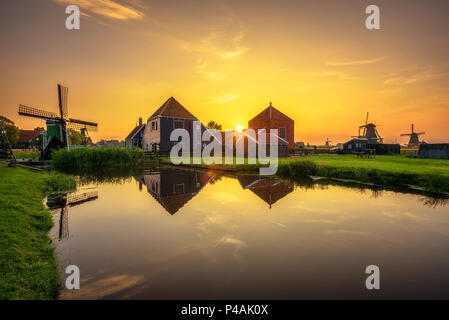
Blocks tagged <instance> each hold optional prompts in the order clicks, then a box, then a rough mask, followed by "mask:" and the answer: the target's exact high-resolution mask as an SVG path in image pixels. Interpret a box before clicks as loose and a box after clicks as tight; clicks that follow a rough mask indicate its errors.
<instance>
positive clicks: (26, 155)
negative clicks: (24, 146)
mask: <svg viewBox="0 0 449 320" xmlns="http://www.w3.org/2000/svg"><path fill="white" fill-rule="evenodd" d="M14 155H15V156H16V159H32V160H37V159H39V158H40V156H41V153H40V152H25V151H18V152H14Z"/></svg>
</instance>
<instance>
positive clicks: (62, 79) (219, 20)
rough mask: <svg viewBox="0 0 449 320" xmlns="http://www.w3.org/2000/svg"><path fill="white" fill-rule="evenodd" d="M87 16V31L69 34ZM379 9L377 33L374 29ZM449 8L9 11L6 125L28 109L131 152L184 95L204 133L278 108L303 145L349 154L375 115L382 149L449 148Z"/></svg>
mask: <svg viewBox="0 0 449 320" xmlns="http://www.w3.org/2000/svg"><path fill="white" fill-rule="evenodd" d="M68 4H78V5H79V6H80V8H81V11H82V13H83V16H82V19H81V29H80V30H76V31H68V30H66V29H65V19H66V17H67V15H66V14H65V12H64V11H65V6H67V5H68ZM369 4H377V5H378V6H379V7H380V11H381V30H367V29H366V28H365V23H364V20H365V18H366V14H365V13H364V11H365V8H366V6H367V5H369ZM447 12H449V2H448V1H436V0H434V1H419V0H417V1H414V0H396V1H383V0H382V1H381V0H379V1H378V0H376V1H363V0H348V1H332V0H326V1H324V0H314V1H312V0H308V1H300V0H295V1H293V0H292V1H286V0H280V1H260V0H259V1H252V0H246V1H243V0H238V1H237V0H227V1H224V0H222V1H218V0H201V1H193V0H192V1H179V0H178V1H173V0H164V1H156V0H154V1H143V0H123V1H118V0H90V1H87V0H42V1H39V2H37V1H24V0H15V1H2V2H1V4H0V43H1V50H0V70H1V74H2V76H1V78H0V114H3V115H5V116H7V117H9V118H11V119H12V120H14V121H15V122H16V123H17V124H18V125H19V126H20V127H21V128H25V129H29V128H34V127H36V126H39V125H41V126H42V125H43V122H41V121H39V120H34V119H27V118H23V117H19V116H18V115H17V107H18V104H19V103H22V104H26V105H30V106H34V107H38V108H44V109H46V110H52V111H56V106H57V92H56V84H57V83H58V82H59V83H62V84H64V85H66V86H68V87H69V115H70V116H71V117H74V118H80V119H84V120H88V121H97V122H98V123H99V133H98V134H96V135H94V136H93V138H94V140H98V139H101V138H106V139H120V140H122V139H124V138H125V137H126V135H127V134H128V133H129V131H130V130H131V129H132V127H133V126H134V125H135V123H136V122H137V119H138V117H139V116H141V117H143V118H144V119H146V118H147V117H148V116H150V115H151V114H152V113H153V112H154V110H156V108H158V107H159V106H160V105H161V104H162V103H163V102H164V101H165V100H166V99H167V98H169V97H170V96H174V97H175V98H176V99H177V100H178V101H180V102H181V103H182V104H183V105H184V106H185V107H187V108H188V109H189V110H190V111H191V112H192V113H193V114H194V115H196V116H197V117H198V118H199V119H200V120H201V121H203V122H207V121H208V120H215V121H216V122H218V123H221V124H223V127H224V128H236V127H237V126H238V125H243V126H244V127H246V126H247V123H248V120H249V119H250V118H252V117H253V116H255V115H256V114H257V113H258V112H260V111H261V110H263V109H264V108H265V107H267V106H268V104H269V102H270V101H272V102H273V105H274V106H275V107H277V108H278V109H279V110H281V111H282V112H284V113H285V114H287V115H288V116H290V117H291V118H293V119H294V120H295V139H296V141H304V142H310V143H312V144H315V143H316V144H323V143H324V141H325V140H326V138H329V140H331V141H332V142H335V143H336V142H344V141H346V140H348V139H349V138H350V136H351V135H355V134H356V133H357V126H358V125H359V124H362V123H363V122H364V120H365V116H366V112H368V111H369V112H370V118H371V120H373V121H374V122H375V123H377V124H379V128H378V130H379V132H380V134H381V135H382V136H383V137H384V138H385V141H386V142H399V143H406V142H407V138H406V137H400V136H399V134H400V133H404V132H408V131H409V128H410V124H411V123H412V122H413V123H415V128H416V129H417V130H419V131H425V132H426V134H425V135H424V136H423V139H424V140H426V141H428V142H442V141H445V142H447V141H449V130H448V120H449V99H448V98H449V62H448V59H447V58H448V57H449V42H448V36H447V34H448V31H449V20H448V19H447Z"/></svg>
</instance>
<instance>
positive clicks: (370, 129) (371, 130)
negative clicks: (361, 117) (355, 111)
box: [355, 112, 383, 143]
mask: <svg viewBox="0 0 449 320" xmlns="http://www.w3.org/2000/svg"><path fill="white" fill-rule="evenodd" d="M368 116H369V112H367V113H366V120H365V124H364V125H361V126H360V127H359V135H358V136H356V137H355V138H365V139H368V140H369V142H374V143H383V139H382V138H381V136H380V134H379V132H377V129H376V125H375V124H374V123H368ZM361 130H363V131H361Z"/></svg>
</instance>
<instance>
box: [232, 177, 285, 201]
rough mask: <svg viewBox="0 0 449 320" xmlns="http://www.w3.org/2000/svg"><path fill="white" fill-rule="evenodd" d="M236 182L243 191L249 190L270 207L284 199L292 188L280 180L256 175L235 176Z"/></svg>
mask: <svg viewBox="0 0 449 320" xmlns="http://www.w3.org/2000/svg"><path fill="white" fill-rule="evenodd" d="M237 180H238V181H239V183H240V185H241V186H242V188H243V189H249V190H251V191H252V192H253V193H254V194H255V195H257V196H258V197H259V198H261V199H262V200H263V201H265V202H266V203H268V204H269V205H270V208H271V205H273V204H274V203H276V202H277V201H278V200H280V199H282V198H284V197H285V196H286V195H288V194H289V193H290V192H292V191H293V190H294V188H293V187H292V186H290V185H288V184H286V183H284V182H283V181H282V180H279V179H276V178H275V179H273V178H261V177H260V176H256V175H241V176H237Z"/></svg>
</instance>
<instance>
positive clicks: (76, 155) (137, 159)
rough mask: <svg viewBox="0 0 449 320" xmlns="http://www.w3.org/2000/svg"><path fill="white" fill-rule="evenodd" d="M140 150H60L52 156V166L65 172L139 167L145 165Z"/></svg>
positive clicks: (111, 148)
mask: <svg viewBox="0 0 449 320" xmlns="http://www.w3.org/2000/svg"><path fill="white" fill-rule="evenodd" d="M143 158H144V153H143V151H142V150H140V149H127V148H123V147H104V148H73V149H70V150H66V149H60V150H58V151H55V152H54V153H53V154H52V160H53V161H52V165H53V167H54V168H55V169H57V170H61V171H65V172H76V171H82V172H92V171H95V170H104V169H116V168H124V167H127V168H131V167H138V166H140V165H141V164H142V163H143Z"/></svg>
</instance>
